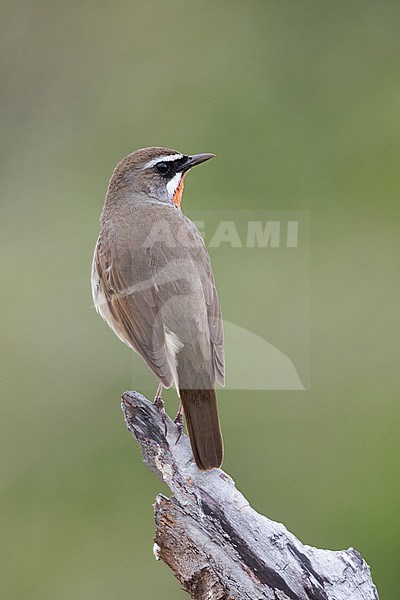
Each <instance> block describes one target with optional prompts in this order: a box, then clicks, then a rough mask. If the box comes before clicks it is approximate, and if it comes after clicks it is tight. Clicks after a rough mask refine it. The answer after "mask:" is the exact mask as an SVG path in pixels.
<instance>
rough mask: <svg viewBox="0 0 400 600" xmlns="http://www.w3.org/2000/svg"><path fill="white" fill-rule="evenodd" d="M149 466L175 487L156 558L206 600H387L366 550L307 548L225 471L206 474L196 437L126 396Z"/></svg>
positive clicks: (159, 502)
mask: <svg viewBox="0 0 400 600" xmlns="http://www.w3.org/2000/svg"><path fill="white" fill-rule="evenodd" d="M122 410H123V413H124V416H125V421H126V424H127V427H128V429H129V431H130V432H131V433H132V435H133V436H134V437H135V438H136V440H137V441H138V443H139V445H140V447H141V450H142V454H143V460H144V462H145V464H146V466H147V467H148V468H149V469H150V470H151V471H153V473H155V474H156V475H157V476H158V477H159V478H160V479H162V481H164V483H165V484H166V485H167V486H168V487H169V488H170V489H171V491H172V492H173V495H172V496H171V498H167V497H165V496H164V495H161V494H160V495H158V496H157V498H156V502H155V505H154V509H155V523H156V534H155V538H154V555H155V557H156V559H157V560H159V559H161V560H163V561H164V562H165V563H166V564H167V565H168V566H169V567H170V568H171V569H172V571H173V573H174V575H175V577H176V578H177V579H178V580H179V582H180V584H181V586H182V587H183V589H184V590H185V591H187V592H188V593H189V594H190V595H191V597H192V598H196V599H198V600H261V599H268V600H379V598H378V593H377V590H376V588H375V585H374V584H373V581H372V578H371V573H370V569H369V567H368V565H367V563H366V562H365V561H364V560H363V558H362V557H361V556H360V554H359V553H358V552H357V551H356V550H354V548H349V550H341V551H337V552H336V551H335V552H334V551H332V550H320V549H318V548H313V547H312V546H307V545H303V544H302V543H301V542H300V541H299V540H298V539H297V538H296V537H295V536H294V535H293V534H292V533H290V532H289V531H288V530H287V529H286V527H285V526H284V525H282V524H281V523H276V522H274V521H271V520H270V519H268V518H267V517H264V516H263V515H260V514H258V513H257V512H256V511H255V510H253V509H252V508H251V506H250V504H249V503H248V501H247V500H246V498H244V496H243V495H242V494H241V493H240V492H239V491H238V490H237V489H236V487H235V483H234V481H233V480H232V479H231V477H230V476H229V475H227V474H226V473H225V472H224V471H223V470H221V469H214V470H212V471H207V472H202V471H200V470H199V469H198V468H197V466H196V464H195V463H194V460H193V457H192V451H191V448H190V442H189V439H188V438H187V436H186V435H182V437H181V439H180V440H179V442H178V443H176V439H177V429H176V426H175V425H174V423H173V422H172V421H171V419H169V418H167V429H168V431H167V435H166V436H165V434H164V424H163V423H162V420H161V417H160V414H159V411H158V410H157V409H156V408H155V407H154V406H153V404H152V403H151V402H149V400H147V399H146V398H145V397H144V396H142V395H141V394H139V393H138V392H126V393H125V394H124V395H123V396H122Z"/></svg>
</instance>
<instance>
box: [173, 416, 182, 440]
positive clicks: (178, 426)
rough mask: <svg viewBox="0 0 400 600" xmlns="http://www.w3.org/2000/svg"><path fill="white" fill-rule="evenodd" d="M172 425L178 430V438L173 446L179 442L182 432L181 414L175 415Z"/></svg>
mask: <svg viewBox="0 0 400 600" xmlns="http://www.w3.org/2000/svg"><path fill="white" fill-rule="evenodd" d="M174 423H175V425H176V428H177V430H178V437H177V438H176V442H175V444H177V443H178V442H179V440H180V439H181V436H182V432H183V416H182V413H180V412H178V414H177V415H176V417H175V419H174Z"/></svg>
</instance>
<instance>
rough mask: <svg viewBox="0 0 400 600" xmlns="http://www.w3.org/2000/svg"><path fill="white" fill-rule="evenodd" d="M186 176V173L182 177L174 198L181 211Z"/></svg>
mask: <svg viewBox="0 0 400 600" xmlns="http://www.w3.org/2000/svg"><path fill="white" fill-rule="evenodd" d="M185 175H186V173H184V174H183V175H182V177H181V180H180V182H179V185H178V187H177V188H176V191H175V194H174V197H173V198H172V201H173V203H174V204H175V206H176V207H177V208H179V209H180V208H181V200H182V194H183V180H184V179H185Z"/></svg>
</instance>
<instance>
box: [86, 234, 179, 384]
mask: <svg viewBox="0 0 400 600" xmlns="http://www.w3.org/2000/svg"><path fill="white" fill-rule="evenodd" d="M124 258H125V261H124V260H122V261H121V260H119V261H118V265H119V267H118V268H117V267H116V265H115V262H114V261H113V260H112V257H110V256H109V251H108V248H107V244H106V242H105V240H104V237H102V236H100V237H99V240H98V243H97V246H96V251H95V256H94V261H93V271H94V272H96V273H97V276H98V281H97V286H98V290H97V292H98V293H97V299H96V298H95V304H96V307H97V309H98V311H99V312H100V314H101V315H102V316H103V318H104V319H105V320H106V321H107V323H108V324H109V325H110V327H111V328H112V329H113V330H114V332H115V333H116V334H117V335H118V337H119V338H120V339H121V340H122V341H123V342H125V343H126V344H127V345H128V346H130V347H131V348H133V349H134V350H135V351H136V352H138V353H139V354H140V355H141V356H142V357H143V358H144V360H145V361H146V363H147V364H148V365H149V367H150V368H151V370H152V371H153V373H154V374H155V375H156V376H157V377H158V379H159V380H160V381H161V382H162V383H163V385H164V386H165V387H171V385H172V384H173V383H174V377H173V373H172V370H171V367H170V364H169V362H168V354H167V349H166V344H165V331H164V326H163V322H162V317H161V312H160V310H159V306H158V300H157V286H156V284H155V282H154V280H153V277H152V274H151V272H150V265H149V266H148V267H147V269H146V264H147V262H146V261H145V260H141V261H138V262H140V267H141V271H140V273H137V272H135V269H134V268H132V264H131V263H130V259H129V256H128V255H127V256H126V257H124ZM94 285H96V284H94ZM95 294H96V292H95V291H94V296H95Z"/></svg>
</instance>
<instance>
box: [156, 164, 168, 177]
mask: <svg viewBox="0 0 400 600" xmlns="http://www.w3.org/2000/svg"><path fill="white" fill-rule="evenodd" d="M156 169H157V171H158V172H159V173H161V175H166V174H167V173H168V171H169V170H170V169H171V165H170V164H168V163H166V162H159V163H157V164H156Z"/></svg>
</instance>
